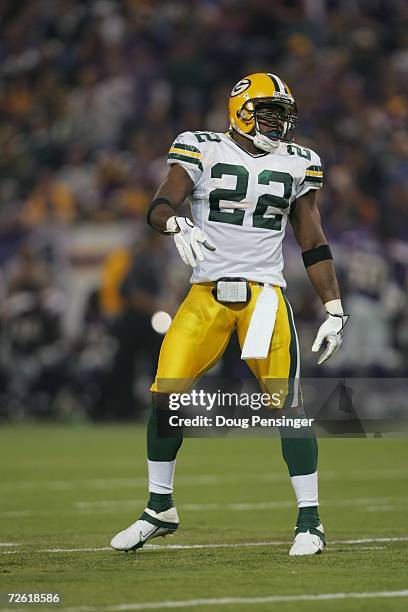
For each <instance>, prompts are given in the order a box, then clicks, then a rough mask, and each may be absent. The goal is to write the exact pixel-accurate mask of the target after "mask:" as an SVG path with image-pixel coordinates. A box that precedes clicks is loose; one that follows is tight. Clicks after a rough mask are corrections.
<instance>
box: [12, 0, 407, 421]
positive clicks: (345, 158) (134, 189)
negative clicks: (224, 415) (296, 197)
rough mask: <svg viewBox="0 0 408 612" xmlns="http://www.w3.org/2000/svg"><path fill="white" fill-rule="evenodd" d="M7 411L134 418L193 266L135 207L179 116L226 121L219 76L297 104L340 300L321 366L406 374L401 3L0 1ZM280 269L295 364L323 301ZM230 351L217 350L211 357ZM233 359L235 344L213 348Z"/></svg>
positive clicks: (143, 200)
mask: <svg viewBox="0 0 408 612" xmlns="http://www.w3.org/2000/svg"><path fill="white" fill-rule="evenodd" d="M0 20H1V22H0V23H1V26H0V27H1V37H0V60H1V61H0V71H1V81H0V116H1V123H0V147H1V151H2V154H1V156H0V197H1V207H0V294H1V303H2V308H1V340H2V343H1V351H0V395H1V404H0V405H1V408H0V411H1V412H2V413H3V414H6V415H10V416H13V417H14V418H17V416H24V414H26V413H27V412H29V413H40V414H50V413H58V414H65V413H67V414H71V413H76V412H79V413H81V411H83V410H84V406H85V410H86V412H87V413H89V414H91V415H92V416H94V417H95V418H115V417H116V418H119V417H124V418H125V417H128V416H129V415H134V414H136V413H137V412H138V411H139V407H140V406H143V405H144V404H145V403H146V402H147V401H148V399H147V393H148V382H149V380H150V378H151V376H152V369H153V368H154V361H155V359H156V355H157V351H158V348H159V345H160V340H161V336H160V334H159V333H157V331H155V330H154V329H153V327H152V325H151V317H152V315H153V314H154V313H155V312H157V311H165V312H169V313H170V314H171V315H173V314H174V312H175V310H176V308H177V304H178V303H179V302H180V300H181V298H182V296H183V294H184V293H185V291H186V287H187V283H188V271H187V270H186V269H185V268H184V267H183V264H182V263H180V262H179V260H178V258H177V257H176V255H175V252H174V249H173V248H172V246H173V245H172V244H171V241H170V240H167V239H166V238H161V237H160V236H159V237H156V236H152V235H151V234H150V233H149V232H148V231H147V230H146V225H145V214H146V209H147V207H148V205H149V202H150V200H151V197H152V194H153V193H154V191H155V189H156V187H157V185H158V183H159V182H160V180H161V178H162V177H163V176H164V173H165V172H166V163H165V162H166V153H167V150H168V148H169V146H170V144H171V142H172V141H173V139H174V137H175V136H176V135H177V134H178V133H180V132H182V131H184V130H203V129H207V130H212V131H225V129H226V105H227V100H228V96H229V92H230V90H231V88H232V86H233V85H234V83H235V82H236V81H237V80H238V79H239V78H240V77H242V76H243V75H245V74H247V73H250V72H258V71H264V70H265V71H273V72H275V73H277V74H279V75H280V76H281V77H282V78H284V79H285V81H287V82H288V83H289V85H290V87H291V88H292V91H293V92H294V95H295V97H296V100H297V103H298V107H299V115H300V119H299V123H298V130H297V134H296V141H297V142H300V143H302V144H305V145H306V146H310V147H311V148H313V149H315V150H316V151H317V152H318V153H319V155H320V156H321V158H322V161H323V165H324V169H325V177H326V181H325V188H324V190H323V192H322V193H321V196H320V206H321V211H322V216H323V221H324V227H325V229H326V232H327V234H328V236H329V238H330V240H331V242H332V244H333V251H334V253H335V257H336V262H337V267H338V270H339V276H340V277H341V281H342V286H343V290H344V294H345V303H346V307H347V311H348V312H349V313H350V314H351V315H352V316H351V319H350V323H349V328H348V334H347V335H346V341H345V343H344V349H343V350H342V351H341V353H339V354H338V356H337V357H336V358H335V359H333V362H332V365H331V366H330V367H329V368H328V369H327V370H326V374H328V375H332V376H334V375H338V374H341V375H347V374H353V375H355V376H368V375H376V376H406V375H407V373H408V365H407V357H408V304H407V288H408V241H407V238H408V197H407V183H408V138H407V116H408V97H407V94H408V91H407V88H408V85H407V84H408V79H407V76H408V47H407V42H408V35H407V32H408V5H407V3H406V2H405V1H404V0H355V1H349V0H344V1H340V0H338V1H337V0H303V1H301V0H276V1H274V2H270V1H269V0H251V2H248V1H243V0H184V1H183V0H163V1H155V0H116V1H113V0H89V1H85V0H36V2H15V1H14V0H3V1H2V3H1V7H0ZM286 257H287V265H286V277H287V279H289V289H288V294H289V297H290V299H291V300H292V303H293V306H294V309H295V312H296V315H297V322H298V328H299V330H300V336H301V341H302V344H303V345H304V346H303V356H304V368H303V371H304V374H306V375H313V374H316V368H315V365H314V357H313V356H312V355H311V354H310V350H309V349H310V346H311V343H312V337H313V334H314V332H315V329H316V326H317V323H318V321H319V318H321V316H322V312H321V308H320V305H319V303H318V300H317V299H316V297H315V296H314V294H313V291H312V290H311V288H310V287H309V285H308V281H307V279H306V277H305V273H304V269H303V266H302V265H301V260H300V258H299V253H298V249H297V247H295V246H294V244H293V240H292V239H291V237H290V236H289V237H288V238H287V243H286ZM225 364H227V366H226V365H225ZM220 367H221V368H225V367H227V369H228V371H230V370H231V368H232V369H235V370H237V371H238V370H239V368H240V367H241V365H240V362H239V355H238V352H237V350H236V346H235V345H234V344H232V346H231V348H230V350H229V353H228V355H227V356H226V359H225V360H224V364H222V365H221V366H220Z"/></svg>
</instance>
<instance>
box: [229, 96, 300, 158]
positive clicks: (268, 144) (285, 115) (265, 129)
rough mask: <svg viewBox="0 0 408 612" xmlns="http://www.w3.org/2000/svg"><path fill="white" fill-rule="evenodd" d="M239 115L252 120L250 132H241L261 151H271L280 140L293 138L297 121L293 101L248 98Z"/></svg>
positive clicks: (285, 140)
mask: <svg viewBox="0 0 408 612" xmlns="http://www.w3.org/2000/svg"><path fill="white" fill-rule="evenodd" d="M239 116H240V118H241V119H243V120H245V121H250V120H252V121H253V122H254V129H253V130H252V133H249V134H248V133H246V134H244V133H243V132H241V133H242V135H243V136H246V137H247V138H250V139H251V140H252V141H253V142H254V144H255V146H257V147H258V148H259V149H262V150H263V151H267V152H270V151H273V150H275V149H276V147H278V146H279V144H280V142H281V141H284V142H291V141H292V140H293V137H294V133H295V127H296V121H297V109H296V104H295V102H292V101H287V100H275V99H265V98H264V99H260V100H248V102H246V104H245V105H244V106H243V107H242V109H241V111H239ZM238 131H240V130H238Z"/></svg>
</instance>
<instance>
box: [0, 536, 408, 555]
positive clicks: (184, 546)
mask: <svg viewBox="0 0 408 612" xmlns="http://www.w3.org/2000/svg"><path fill="white" fill-rule="evenodd" d="M392 542H408V536H395V537H394V536H389V537H381V538H377V537H373V538H359V539H355V540H330V542H329V550H330V545H331V544H333V545H354V544H371V543H373V544H380V543H392ZM290 543H291V542H289V541H288V540H269V541H268V542H225V543H215V544H168V545H160V544H146V545H145V546H144V547H143V549H142V550H141V551H139V553H138V554H140V552H142V553H143V554H144V553H146V552H154V551H166V550H202V549H212V548H256V547H265V546H289V545H290ZM361 548H363V547H361ZM370 548H371V547H370ZM108 550H109V551H112V549H111V548H110V546H102V547H95V548H93V547H85V548H45V549H42V550H33V549H32V548H30V552H33V553H82V552H104V551H108ZM17 552H19V553H21V554H26V551H24V550H19V551H13V554H14V553H17ZM112 552H113V551H112ZM5 554H10V552H1V553H0V555H5Z"/></svg>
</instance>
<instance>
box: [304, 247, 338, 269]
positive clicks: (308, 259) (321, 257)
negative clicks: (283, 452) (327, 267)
mask: <svg viewBox="0 0 408 612" xmlns="http://www.w3.org/2000/svg"><path fill="white" fill-rule="evenodd" d="M302 258H303V263H304V264H305V268H308V267H309V266H313V264H315V263H318V262H319V261H325V260H326V259H333V255H332V254H331V250H330V247H329V245H328V244H321V245H320V246H318V247H315V248H314V249H309V250H308V251H303V253H302Z"/></svg>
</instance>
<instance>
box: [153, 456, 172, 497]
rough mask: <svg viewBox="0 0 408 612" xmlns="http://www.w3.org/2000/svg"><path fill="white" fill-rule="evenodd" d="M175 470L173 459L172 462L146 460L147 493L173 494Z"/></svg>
mask: <svg viewBox="0 0 408 612" xmlns="http://www.w3.org/2000/svg"><path fill="white" fill-rule="evenodd" d="M175 468H176V460H175V459H174V461H150V459H148V460H147V469H148V472H149V493H162V494H163V493H164V494H166V493H173V478H174V470H175Z"/></svg>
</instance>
